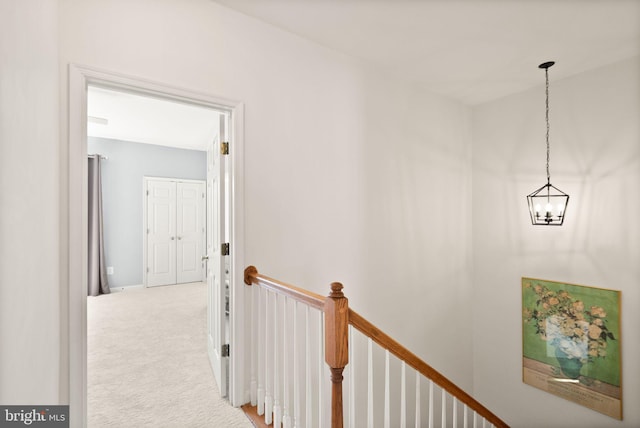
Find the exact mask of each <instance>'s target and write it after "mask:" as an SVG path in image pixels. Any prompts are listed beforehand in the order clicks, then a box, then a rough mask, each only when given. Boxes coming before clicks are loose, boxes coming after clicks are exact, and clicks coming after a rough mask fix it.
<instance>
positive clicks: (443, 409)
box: [440, 388, 447, 427]
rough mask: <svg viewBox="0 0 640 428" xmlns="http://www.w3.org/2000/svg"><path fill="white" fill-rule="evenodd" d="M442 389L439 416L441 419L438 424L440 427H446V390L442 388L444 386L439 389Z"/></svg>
mask: <svg viewBox="0 0 640 428" xmlns="http://www.w3.org/2000/svg"><path fill="white" fill-rule="evenodd" d="M441 390H442V416H441V417H440V419H441V420H442V423H441V424H440V426H442V427H446V426H447V395H446V394H447V392H446V391H445V390H444V388H442V389H441Z"/></svg>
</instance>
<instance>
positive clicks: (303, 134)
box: [60, 0, 472, 390]
mask: <svg viewBox="0 0 640 428" xmlns="http://www.w3.org/2000/svg"><path fill="white" fill-rule="evenodd" d="M60 43H61V67H62V70H63V75H62V76H61V85H62V90H63V94H64V93H66V74H65V73H66V68H65V67H66V65H67V64H68V63H69V62H74V63H79V64H83V65H89V66H92V67H97V68H101V69H105V70H109V71H115V72H119V73H124V74H128V75H134V76H141V77H145V78H149V79H153V80H157V81H161V82H165V83H168V84H171V85H176V86H182V87H186V88H189V89H192V90H195V91H202V92H205V93H208V94H213V95H217V96H222V97H227V98H231V99H236V100H241V101H243V102H244V103H245V124H246V125H245V173H246V178H245V199H246V200H245V204H246V205H245V211H246V224H245V227H246V230H245V232H246V242H245V246H246V254H245V255H246V261H247V263H250V264H255V265H256V266H257V267H258V268H259V269H260V270H261V271H262V272H264V273H265V274H268V275H270V276H273V277H277V278H281V279H283V280H285V281H287V282H290V283H295V284H298V285H300V286H303V287H306V288H309V289H312V290H314V291H316V292H319V293H322V294H326V293H327V292H328V290H329V283H330V282H331V281H336V280H339V281H342V282H344V284H345V287H346V289H345V291H346V294H347V296H348V297H349V298H350V299H351V303H352V306H353V307H354V308H355V309H356V310H358V311H360V312H361V313H362V314H363V315H365V316H367V317H369V318H370V319H371V320H372V321H373V322H374V323H377V324H379V326H380V327H382V328H383V329H386V330H387V331H388V332H389V333H390V334H391V335H393V336H396V337H397V338H398V339H399V340H400V341H401V342H404V343H406V344H407V345H408V346H409V348H410V349H412V350H414V351H415V352H416V353H417V354H418V355H420V356H422V357H424V358H425V359H426V360H427V361H429V362H430V363H431V364H432V365H433V366H434V367H435V368H437V369H440V370H442V371H443V372H444V373H445V374H446V375H448V376H451V378H452V379H453V380H454V381H457V382H459V383H460V384H461V386H462V387H464V388H466V389H468V390H470V389H471V366H472V359H471V354H472V352H471V328H470V325H471V306H470V289H469V272H470V268H471V261H470V257H469V248H470V244H471V235H470V214H469V208H470V207H469V203H468V202H469V201H470V165H471V158H470V137H469V132H468V131H469V129H468V126H469V125H468V115H469V111H468V109H467V108H465V107H463V106H461V105H460V104H458V103H455V102H452V101H449V100H446V99H442V98H440V97H437V96H433V95H430V94H428V93H424V92H422V91H420V90H418V89H417V88H414V87H412V86H410V85H408V84H404V83H401V82H397V81H394V80H393V79H391V78H390V77H388V76H384V75H380V74H377V73H375V72H373V71H370V67H369V66H367V65H366V64H362V63H360V62H357V61H355V60H353V59H350V58H348V57H346V56H343V55H340V54H337V53H335V52H333V51H330V50H327V49H325V48H322V47H320V46H318V45H315V44H312V43H310V42H308V41H305V40H303V39H300V38H298V37H295V36H292V35H290V34H288V33H285V32H282V31H280V30H277V29H275V28H273V27H270V26H267V25H265V24H262V23H260V22H258V21H255V20H253V19H251V18H248V17H246V16H244V15H240V14H238V13H235V12H232V11H229V10H227V9H225V8H223V7H221V6H219V5H217V4H216V3H214V2H211V1H209V0H192V1H187V2H185V1H175V0H136V1H126V2H125V1H109V2H105V1H98V0H89V1H86V0H82V1H79V0H61V1H60ZM65 105H66V104H65V103H63V106H65ZM65 120H66V119H65ZM62 156H63V158H66V152H63V153H62ZM400 308H402V309H400Z"/></svg>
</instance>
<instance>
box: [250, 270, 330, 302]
mask: <svg viewBox="0 0 640 428" xmlns="http://www.w3.org/2000/svg"><path fill="white" fill-rule="evenodd" d="M244 283H245V284H247V285H252V284H256V285H261V286H263V287H265V288H267V289H269V290H272V291H275V292H276V293H280V294H282V295H285V296H289V297H291V298H293V299H295V300H298V301H300V302H303V303H306V304H307V305H309V306H311V307H314V308H316V309H320V310H323V309H324V300H325V298H324V296H321V295H319V294H316V293H312V292H311V291H307V290H305V289H302V288H298V287H296V286H294V285H290V284H287V283H284V282H282V281H278V280H277V279H273V278H269V277H268V276H264V275H262V274H260V273H258V269H256V267H255V266H249V267H247V268H246V269H245V270H244Z"/></svg>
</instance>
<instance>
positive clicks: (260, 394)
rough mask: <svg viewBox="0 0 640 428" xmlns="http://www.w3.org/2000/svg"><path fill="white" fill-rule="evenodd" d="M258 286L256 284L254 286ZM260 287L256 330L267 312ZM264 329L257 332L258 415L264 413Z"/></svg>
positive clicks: (263, 322) (264, 320)
mask: <svg viewBox="0 0 640 428" xmlns="http://www.w3.org/2000/svg"><path fill="white" fill-rule="evenodd" d="M256 287H258V286H256ZM263 294H264V293H263V292H262V287H258V320H259V322H258V325H257V326H256V330H260V327H261V326H262V325H266V324H267V323H266V320H267V314H266V312H265V302H264V296H263ZM265 333H266V332H265V331H259V332H258V352H257V354H258V394H257V395H258V397H257V398H258V415H260V416H262V415H264V376H265V369H264V366H265V352H264V342H265Z"/></svg>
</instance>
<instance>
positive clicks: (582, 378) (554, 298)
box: [522, 278, 622, 420]
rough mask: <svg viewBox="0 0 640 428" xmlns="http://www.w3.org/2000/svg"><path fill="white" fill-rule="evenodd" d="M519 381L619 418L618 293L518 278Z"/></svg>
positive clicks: (619, 348)
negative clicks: (520, 328)
mask: <svg viewBox="0 0 640 428" xmlns="http://www.w3.org/2000/svg"><path fill="white" fill-rule="evenodd" d="M522 345H523V346H522V380H523V382H524V383H526V384H529V385H531V386H534V387H536V388H539V389H542V390H544V391H546V392H549V393H551V394H554V395H557V396H559V397H562V398H565V399H567V400H570V401H573V402H575V403H578V404H581V405H583V406H585V407H588V408H590V409H593V410H595V411H598V412H600V413H604V414H605V415H608V416H611V417H613V418H616V419H620V420H622V373H621V371H622V365H621V358H620V356H621V343H620V292H619V291H614V290H605V289H602V288H594V287H585V286H581V285H573V284H564V283H560V282H553V281H544V280H540V279H533V278H522Z"/></svg>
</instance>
